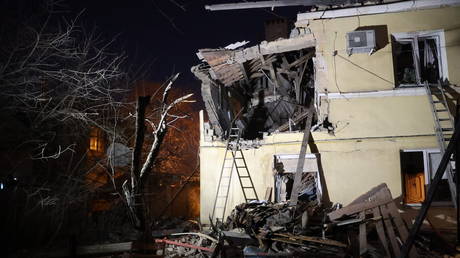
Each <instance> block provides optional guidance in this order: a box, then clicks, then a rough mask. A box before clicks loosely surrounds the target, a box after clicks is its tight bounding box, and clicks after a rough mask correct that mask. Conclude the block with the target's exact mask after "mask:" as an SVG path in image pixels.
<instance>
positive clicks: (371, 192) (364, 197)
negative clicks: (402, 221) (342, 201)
mask: <svg viewBox="0 0 460 258" xmlns="http://www.w3.org/2000/svg"><path fill="white" fill-rule="evenodd" d="M384 188H388V187H387V184H385V183H383V184H380V185H378V186H376V187H374V188H372V189H371V190H369V191H368V192H366V193H365V194H362V195H360V196H359V197H358V198H356V199H355V200H353V201H352V202H351V203H350V204H349V205H351V204H358V203H362V202H364V201H368V200H369V198H371V197H372V196H374V195H375V194H376V193H378V192H379V191H380V190H382V189H384Z"/></svg>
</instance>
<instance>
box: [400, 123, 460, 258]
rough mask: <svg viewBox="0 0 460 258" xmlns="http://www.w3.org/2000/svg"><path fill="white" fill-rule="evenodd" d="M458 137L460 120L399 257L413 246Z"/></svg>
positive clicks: (407, 252)
mask: <svg viewBox="0 0 460 258" xmlns="http://www.w3.org/2000/svg"><path fill="white" fill-rule="evenodd" d="M459 137H460V120H459V121H457V124H456V125H455V131H454V135H453V136H452V138H451V140H450V141H449V145H448V146H447V149H446V152H444V155H443V156H442V159H441V162H440V163H439V166H438V169H437V170H436V174H435V176H434V178H433V181H432V182H431V184H430V186H429V187H428V194H427V196H426V199H425V201H424V202H423V204H422V208H421V209H420V212H419V214H418V215H417V218H416V219H415V222H414V225H413V226H412V227H411V229H410V233H409V237H408V238H407V239H406V241H405V242H404V244H403V246H402V247H401V257H407V256H408V255H409V252H410V250H411V248H412V245H413V244H414V241H415V237H416V236H417V234H418V232H419V230H420V227H421V226H422V223H423V221H424V220H425V217H426V214H427V213H428V209H429V208H430V206H431V203H432V202H433V198H434V194H435V193H436V189H437V188H438V185H439V183H440V182H441V179H442V175H443V174H444V171H445V170H446V167H447V164H448V163H449V162H450V157H451V155H452V153H453V152H454V149H455V148H456V145H457V144H458V139H459Z"/></svg>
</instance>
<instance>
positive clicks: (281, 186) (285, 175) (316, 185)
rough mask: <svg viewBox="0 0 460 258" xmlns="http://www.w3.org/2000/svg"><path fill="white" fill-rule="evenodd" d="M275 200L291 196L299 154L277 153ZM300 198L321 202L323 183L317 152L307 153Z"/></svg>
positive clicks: (309, 201) (275, 161)
mask: <svg viewBox="0 0 460 258" xmlns="http://www.w3.org/2000/svg"><path fill="white" fill-rule="evenodd" d="M274 158H275V160H274V168H275V171H276V175H275V202H282V201H287V200H289V199H290V197H291V192H292V187H293V184H294V176H295V172H296V169H297V162H298V159H299V155H295V154H293V155H291V154H284V155H275V157H274ZM300 189H301V190H300V192H299V200H301V201H303V202H306V203H312V202H313V203H319V202H320V200H321V193H322V189H321V183H320V180H319V170H318V160H317V156H316V155H315V154H307V156H305V163H304V167H303V172H302V181H301V188H300Z"/></svg>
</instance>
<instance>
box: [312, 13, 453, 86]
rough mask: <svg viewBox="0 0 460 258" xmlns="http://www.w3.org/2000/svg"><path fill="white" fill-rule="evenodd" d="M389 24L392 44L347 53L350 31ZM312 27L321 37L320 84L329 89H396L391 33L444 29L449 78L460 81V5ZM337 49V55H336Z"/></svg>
mask: <svg viewBox="0 0 460 258" xmlns="http://www.w3.org/2000/svg"><path fill="white" fill-rule="evenodd" d="M378 25H386V26H387V31H388V35H387V37H388V38H387V40H388V42H389V43H388V44H387V45H386V46H385V47H383V48H382V49H379V50H378V51H377V52H375V53H373V54H372V55H371V56H369V55H368V54H365V53H364V54H353V55H351V56H348V54H347V53H346V33H347V32H351V31H354V30H356V29H357V28H359V27H363V26H378ZM308 28H310V29H311V32H312V33H313V34H314V36H315V38H316V40H317V47H316V55H317V57H318V58H319V59H320V60H318V62H319V63H320V64H321V66H324V68H323V69H319V70H318V73H317V78H316V85H317V86H319V87H320V88H321V91H323V89H327V90H328V91H329V92H358V91H375V90H390V89H393V88H394V72H393V58H392V48H391V34H392V33H400V32H413V31H429V30H441V29H443V30H444V34H445V41H446V46H445V48H446V54H447V62H448V68H449V81H450V82H452V83H454V84H460V73H459V72H458V71H460V59H459V56H460V46H459V44H460V7H446V8H438V9H430V10H420V11H411V12H401V13H389V14H377V15H363V16H359V17H358V16H356V17H347V18H337V19H329V20H327V19H324V20H311V21H310V25H309V26H308ZM334 51H337V55H335V56H334V55H333V53H334Z"/></svg>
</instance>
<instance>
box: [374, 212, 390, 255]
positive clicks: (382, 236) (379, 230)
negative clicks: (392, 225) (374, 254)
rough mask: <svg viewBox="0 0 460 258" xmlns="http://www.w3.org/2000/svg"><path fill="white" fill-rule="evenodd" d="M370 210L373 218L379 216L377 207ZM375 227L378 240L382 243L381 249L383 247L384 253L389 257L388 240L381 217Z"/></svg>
mask: <svg viewBox="0 0 460 258" xmlns="http://www.w3.org/2000/svg"><path fill="white" fill-rule="evenodd" d="M372 212H373V214H374V218H377V217H380V216H381V214H380V209H379V207H375V208H373V209H372ZM375 228H376V230H377V235H378V236H379V239H380V242H381V243H382V245H383V249H385V253H386V255H387V256H388V257H390V256H391V254H390V250H389V249H388V242H387V238H386V237H385V230H384V229H383V222H382V219H381V218H380V219H379V220H378V221H377V222H376V223H375Z"/></svg>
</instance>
